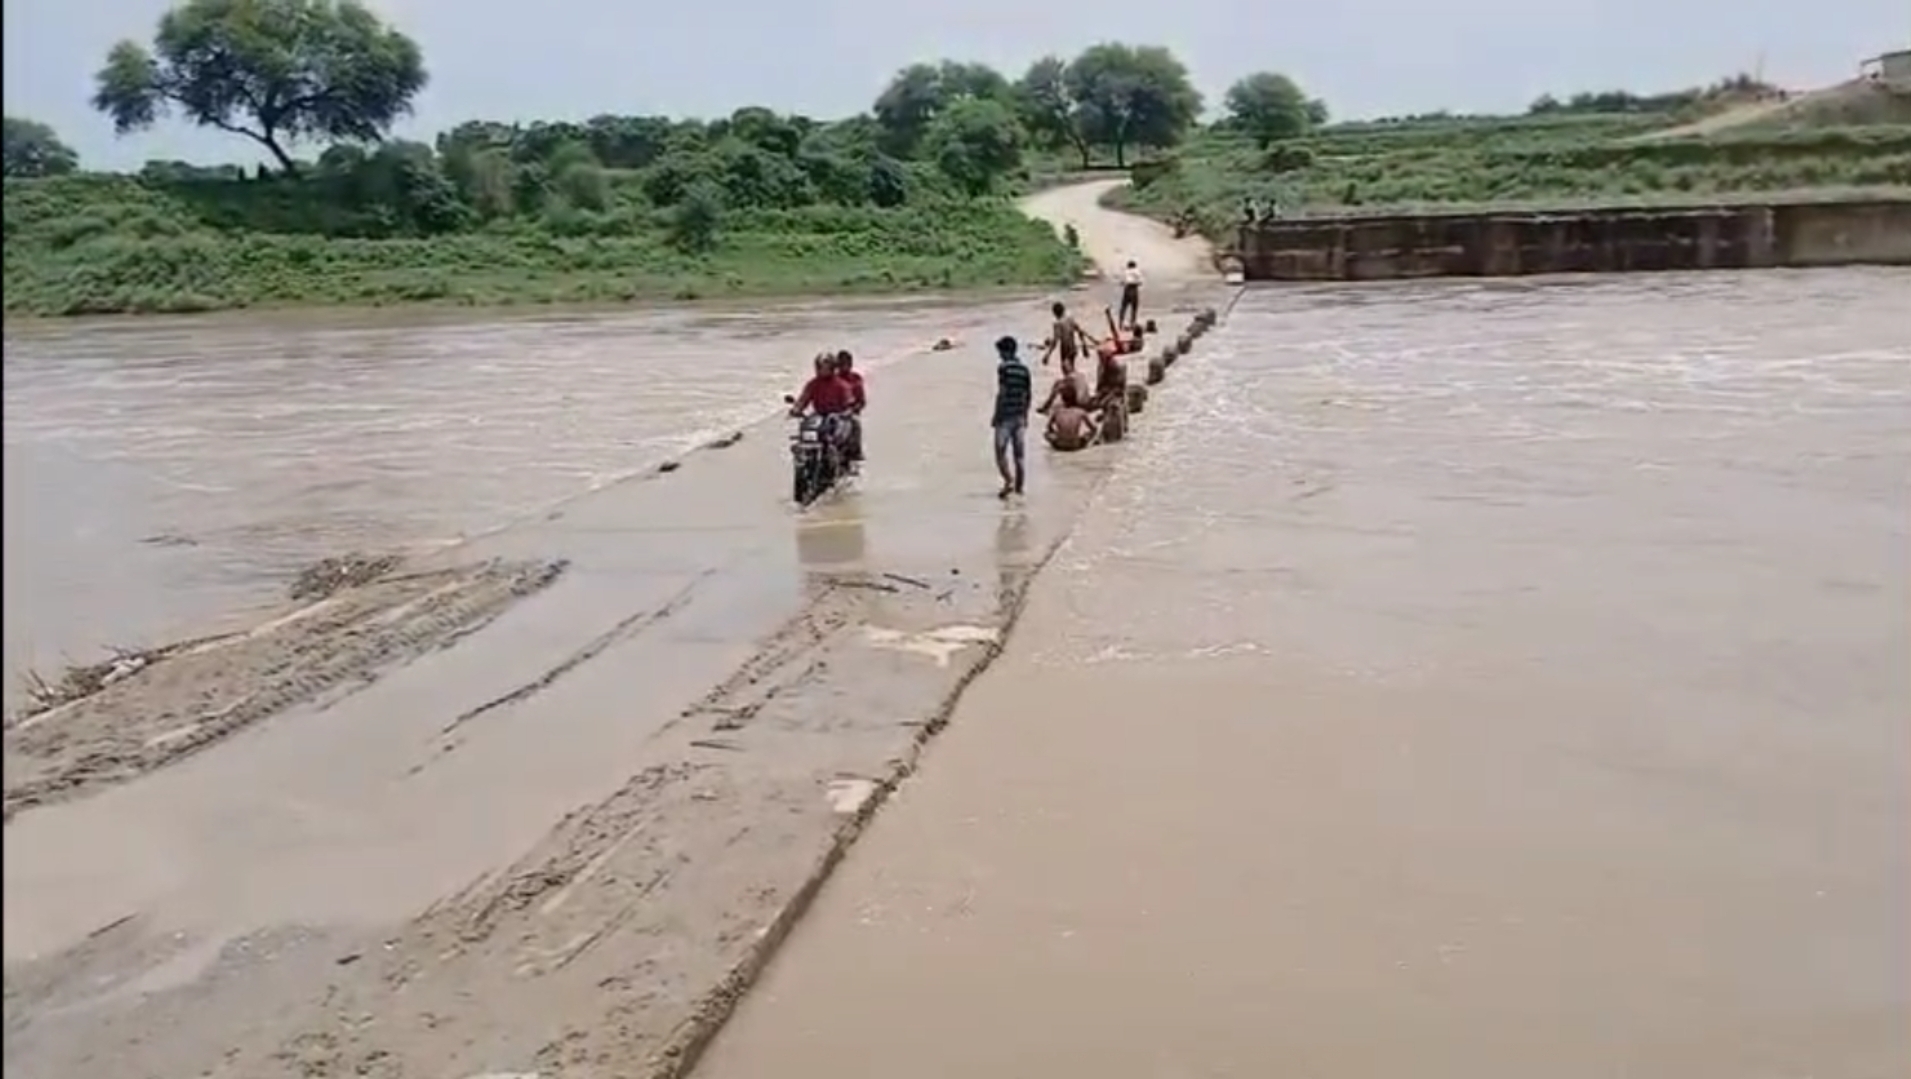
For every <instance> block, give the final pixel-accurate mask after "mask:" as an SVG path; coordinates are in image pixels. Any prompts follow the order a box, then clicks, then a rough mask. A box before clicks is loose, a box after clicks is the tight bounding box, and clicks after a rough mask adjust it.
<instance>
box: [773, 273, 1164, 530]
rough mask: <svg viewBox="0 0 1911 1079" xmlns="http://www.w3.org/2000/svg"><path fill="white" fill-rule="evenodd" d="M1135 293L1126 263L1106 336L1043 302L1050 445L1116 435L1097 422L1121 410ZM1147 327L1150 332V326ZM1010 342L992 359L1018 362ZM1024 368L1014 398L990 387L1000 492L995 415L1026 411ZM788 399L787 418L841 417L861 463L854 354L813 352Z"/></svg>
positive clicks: (1015, 482)
mask: <svg viewBox="0 0 1911 1079" xmlns="http://www.w3.org/2000/svg"><path fill="white" fill-rule="evenodd" d="M1140 293H1141V272H1140V271H1139V270H1138V269H1137V268H1136V267H1135V264H1134V263H1133V262H1130V263H1128V266H1127V269H1126V270H1125V271H1124V273H1123V276H1122V294H1121V316H1120V319H1119V321H1117V320H1116V319H1113V318H1111V319H1110V320H1109V336H1108V337H1106V338H1098V337H1096V336H1095V335H1094V334H1092V333H1089V332H1088V331H1087V330H1086V329H1084V328H1083V327H1082V325H1081V323H1079V322H1077V321H1076V320H1075V318H1074V316H1072V315H1070V314H1069V313H1068V308H1067V306H1066V305H1064V304H1061V303H1056V304H1053V305H1051V306H1050V308H1049V313H1050V314H1051V315H1052V316H1053V317H1054V321H1053V323H1052V325H1051V327H1050V332H1049V335H1048V340H1047V341H1046V342H1045V343H1044V345H1043V348H1042V365H1043V366H1047V365H1048V362H1049V360H1050V359H1051V358H1054V359H1056V360H1058V361H1059V364H1060V368H1061V371H1060V374H1059V375H1057V376H1056V379H1055V382H1054V383H1053V384H1052V385H1051V386H1050V387H1049V390H1048V395H1047V396H1046V397H1045V398H1044V399H1043V400H1042V403H1041V405H1040V406H1039V407H1037V408H1036V409H1035V412H1036V413H1038V414H1040V415H1042V416H1046V417H1047V418H1048V425H1047V428H1046V429H1045V430H1044V432H1043V437H1044V438H1045V439H1046V440H1047V442H1048V444H1049V445H1050V446H1051V447H1053V448H1054V449H1057V450H1062V451H1073V450H1080V449H1085V448H1086V447H1088V446H1092V445H1094V444H1095V443H1097V442H1100V441H1102V440H1103V438H1104V437H1108V438H1118V437H1120V434H1119V432H1109V431H1106V430H1104V423H1105V422H1119V421H1120V420H1121V419H1122V418H1123V417H1125V416H1126V415H1127V407H1128V406H1127V396H1128V372H1127V367H1126V366H1125V365H1124V364H1123V363H1122V361H1121V358H1120V357H1121V354H1122V353H1124V352H1133V351H1137V350H1138V348H1139V344H1140V341H1139V339H1140V337H1141V334H1142V325H1141V323H1140V313H1141V312H1140V308H1141V302H1140V299H1141V297H1140ZM1148 329H1149V330H1150V331H1152V329H1153V326H1152V324H1150V325H1149V327H1148ZM1015 346H1016V342H1015V339H1014V338H1012V337H1005V338H1003V339H1002V340H1001V341H998V342H997V343H996V348H997V351H998V352H999V353H1001V357H1000V358H1001V359H1002V360H1003V361H1004V362H1005V363H1008V364H1011V365H1014V366H1018V367H1019V366H1020V360H1019V359H1018V358H1017V357H1016V355H1015V353H1016V351H1017V349H1016V347H1015ZM1090 355H1093V356H1094V357H1095V381H1094V385H1093V387H1092V388H1091V387H1090V385H1089V381H1088V378H1087V376H1086V375H1085V374H1084V373H1083V372H1082V370H1081V365H1082V361H1083V360H1084V359H1086V358H1087V357H1089V356H1090ZM1026 370H1027V369H1026V368H1022V371H1023V372H1024V373H1023V374H1021V375H1020V376H1019V387H1020V388H1019V389H1017V390H1015V392H1012V393H1009V394H1008V396H1009V397H1011V398H1015V397H1019V400H1011V401H1008V402H1006V403H1005V402H1004V400H1003V393H1004V391H1003V390H1002V389H1001V388H1000V387H998V394H997V402H996V412H997V417H996V419H995V421H994V425H995V427H996V442H997V445H996V455H997V458H998V464H999V465H1000V466H1001V467H1002V468H1003V477H1004V485H1003V492H1004V495H1005V496H1006V495H1007V494H1009V493H1012V492H1014V491H1019V490H1020V486H1021V484H1020V479H1019V476H1020V465H1021V462H1020V457H1021V446H1020V438H1019V435H1020V426H1021V425H1020V422H1018V421H1016V420H1015V417H1014V416H1009V417H1008V418H1007V419H1006V420H1005V419H1004V416H1003V413H1004V412H1005V410H1006V411H1007V412H1011V413H1018V414H1019V415H1020V416H1021V417H1026V416H1027V415H1028V406H1029V393H1028V389H1027V387H1028V376H1027V374H1026ZM1010 381H1011V382H1015V381H1017V380H1010ZM1011 388H1013V387H1011ZM790 400H791V406H790V415H791V416H801V415H803V414H804V413H805V412H810V411H813V412H815V413H816V414H817V415H819V416H840V417H842V418H843V420H844V422H845V424H846V426H845V428H844V434H843V438H844V449H845V457H846V458H847V460H848V463H849V465H850V467H851V468H852V469H854V468H856V467H857V466H858V465H859V464H860V463H861V462H862V459H863V445H862V442H863V440H862V424H861V422H860V416H861V415H862V412H863V409H864V408H865V407H866V406H867V404H868V398H867V396H866V395H865V392H864V389H863V376H862V375H861V374H860V373H859V372H857V371H856V368H855V359H854V358H853V357H852V356H851V355H850V353H849V350H847V349H844V350H842V351H839V352H823V353H819V354H818V355H817V356H816V359H815V372H814V374H813V375H812V376H811V378H810V380H809V381H808V382H807V383H805V384H804V386H803V390H802V392H801V393H800V394H798V395H797V396H796V397H795V398H793V399H790ZM1104 417H1106V420H1105V419H1104ZM1005 426H1006V427H1010V428H1014V430H1013V431H1011V432H1010V434H1011V435H1013V436H1018V437H1011V438H1009V439H1007V440H1006V441H1007V442H1009V443H1010V445H1006V446H1005V445H1004V442H1005V439H1004V437H1003V432H1004V428H1005ZM1011 458H1012V459H1013V460H1011ZM1011 463H1013V464H1014V465H1015V469H1014V471H1013V472H1011V471H1010V469H1009V465H1010V464H1011Z"/></svg>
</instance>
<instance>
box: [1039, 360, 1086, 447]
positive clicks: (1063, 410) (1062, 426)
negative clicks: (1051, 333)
mask: <svg viewBox="0 0 1911 1079" xmlns="http://www.w3.org/2000/svg"><path fill="white" fill-rule="evenodd" d="M1087 404H1088V385H1087V383H1085V382H1084V381H1083V380H1082V377H1081V376H1080V375H1079V374H1076V373H1075V365H1074V363H1072V362H1070V361H1068V360H1063V361H1062V374H1061V377H1060V378H1057V379H1056V380H1055V385H1053V386H1051V387H1049V391H1048V398H1047V399H1046V400H1044V401H1043V402H1042V407H1041V408H1038V409H1036V411H1037V412H1040V413H1042V414H1043V415H1045V416H1047V417H1048V429H1047V430H1046V431H1044V432H1043V437H1044V438H1047V439H1048V444H1049V445H1050V446H1052V447H1054V448H1055V449H1058V450H1063V451H1072V450H1079V449H1082V448H1084V447H1086V446H1089V445H1092V444H1093V443H1094V441H1095V439H1096V437H1097V436H1098V435H1099V432H1098V431H1097V430H1096V429H1095V417H1094V416H1093V415H1092V414H1091V413H1090V412H1089V411H1088V409H1087V407H1086V406H1087Z"/></svg>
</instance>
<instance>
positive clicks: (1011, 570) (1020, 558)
mask: <svg viewBox="0 0 1911 1079" xmlns="http://www.w3.org/2000/svg"><path fill="white" fill-rule="evenodd" d="M1032 557H1033V555H1032V553H1031V551H1030V543H1029V517H1028V509H1027V508H1026V507H1023V506H1004V507H1002V516H1001V517H1000V518H998V519H997V520H996V522H995V575H996V577H995V579H996V586H995V597H996V602H997V603H998V604H999V605H1000V606H1001V608H1002V612H1001V613H1003V614H1005V615H1006V614H1007V613H1008V610H1009V607H1010V605H1011V604H1013V603H1014V602H1015V596H1016V592H1017V591H1018V590H1019V589H1020V588H1021V586H1022V584H1023V582H1025V581H1026V580H1027V579H1028V571H1029V560H1030V559H1031V558H1032Z"/></svg>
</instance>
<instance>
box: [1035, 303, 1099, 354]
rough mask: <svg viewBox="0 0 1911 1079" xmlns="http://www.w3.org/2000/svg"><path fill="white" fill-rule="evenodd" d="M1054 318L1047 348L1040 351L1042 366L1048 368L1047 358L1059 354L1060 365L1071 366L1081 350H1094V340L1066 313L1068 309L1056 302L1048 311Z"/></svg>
mask: <svg viewBox="0 0 1911 1079" xmlns="http://www.w3.org/2000/svg"><path fill="white" fill-rule="evenodd" d="M1048 310H1049V313H1050V314H1052V315H1054V316H1055V325H1054V326H1053V328H1051V329H1050V330H1049V334H1048V347H1046V348H1044V349H1043V350H1042V366H1044V367H1046V366H1048V358H1049V357H1050V356H1053V355H1055V354H1057V353H1060V354H1061V357H1062V363H1064V364H1073V363H1074V362H1075V361H1076V360H1077V359H1078V358H1080V356H1081V353H1082V349H1083V348H1094V347H1095V345H1096V344H1097V342H1096V340H1095V338H1094V337H1093V336H1092V335H1090V334H1089V332H1088V331H1087V330H1084V329H1082V327H1081V324H1080V323H1078V322H1076V321H1075V319H1074V317H1073V316H1071V315H1070V314H1069V313H1068V308H1067V307H1065V306H1063V305H1062V304H1061V303H1060V302H1057V303H1056V304H1054V305H1053V306H1051V307H1050V308H1049V309H1048Z"/></svg>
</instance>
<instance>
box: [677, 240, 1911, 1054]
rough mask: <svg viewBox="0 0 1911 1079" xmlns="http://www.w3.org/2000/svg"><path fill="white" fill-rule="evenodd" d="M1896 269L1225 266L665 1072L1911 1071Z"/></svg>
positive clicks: (1910, 864) (1908, 517) (1907, 353)
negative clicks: (1241, 279) (1033, 575)
mask: <svg viewBox="0 0 1911 1079" xmlns="http://www.w3.org/2000/svg"><path fill="white" fill-rule="evenodd" d="M1908 293H1911V275H1907V274H1906V273H1905V272H1903V271H1895V272H1893V271H1842V272H1826V273H1775V274H1758V275H1737V274H1718V275H1712V276H1700V275H1694V276H1683V275H1681V276H1663V277H1661V276H1645V275H1642V276H1638V277H1630V278H1605V279H1587V280H1562V281H1553V282H1458V281H1450V282H1435V283H1422V284H1401V285H1396V286H1381V287H1366V288H1354V289H1348V288H1320V289H1312V288H1310V289H1293V290H1280V291H1276V290H1271V289H1270V290H1257V291H1250V292H1249V293H1248V294H1246V296H1244V297H1243V299H1242V300H1241V302H1240V303H1239V305H1238V306H1237V308H1236V309H1235V310H1234V311H1233V313H1232V316H1231V317H1230V319H1229V320H1228V321H1227V323H1226V325H1225V327H1224V328H1223V329H1222V331H1221V332H1220V333H1218V334H1216V335H1214V336H1213V337H1211V338H1209V339H1208V340H1205V341H1203V343H1202V344H1201V346H1200V347H1199V348H1197V349H1196V351H1195V353H1194V354H1193V356H1192V358H1190V359H1189V360H1188V361H1186V362H1185V363H1184V364H1183V365H1181V366H1178V367H1177V368H1176V369H1175V371H1174V374H1173V376H1172V378H1171V380H1170V383H1169V386H1168V389H1167V392H1166V393H1165V394H1164V395H1162V396H1161V398H1160V403H1159V404H1154V403H1151V404H1150V407H1149V412H1148V414H1147V415H1146V416H1145V417H1144V418H1143V422H1142V424H1141V425H1140V426H1139V428H1138V432H1137V437H1136V438H1135V440H1134V441H1132V442H1131V443H1129V444H1128V445H1127V446H1125V447H1124V448H1123V451H1122V452H1123V458H1122V461H1121V464H1120V466H1119V468H1118V470H1117V472H1116V474H1115V476H1114V477H1113V478H1112V480H1111V481H1110V483H1109V484H1108V486H1107V487H1106V488H1104V489H1103V491H1102V493H1101V496H1100V498H1099V499H1098V501H1097V503H1096V504H1094V505H1092V506H1091V507H1090V508H1089V509H1088V511H1087V512H1086V513H1085V515H1084V517H1083V519H1082V520H1081V521H1079V522H1078V523H1077V525H1076V527H1075V530H1074V533H1073V536H1072V538H1071V540H1070V543H1069V545H1068V547H1066V548H1065V549H1064V550H1063V551H1062V552H1061V553H1060V554H1059V555H1058V556H1057V559H1056V561H1055V562H1054V563H1053V564H1051V565H1050V567H1049V568H1048V570H1047V571H1046V572H1045V573H1044V575H1043V577H1042V580H1041V581H1040V583H1039V584H1038V585H1037V588H1036V592H1035V595H1034V597H1033V598H1032V599H1031V601H1030V603H1029V606H1028V609H1027V610H1026V611H1025V612H1024V615H1023V617H1022V620H1021V622H1020V623H1019V624H1018V627H1017V636H1016V639H1015V645H1014V647H1012V648H1011V649H1010V652H1009V655H1008V656H1007V657H1005V658H1004V659H1003V660H1002V661H1001V662H1000V663H999V664H998V665H997V666H996V667H994V668H992V669H991V671H990V672H989V675H988V676H987V677H985V678H984V679H983V680H982V681H981V682H980V683H978V685H977V686H976V688H975V689H974V690H973V691H972V692H971V694H970V695H969V696H968V697H967V698H965V700H964V703H963V708H962V711H961V713H960V714H959V715H958V717H957V719H956V721H955V722H954V723H953V724H952V725H951V728H950V731H949V732H948V733H947V734H946V735H944V737H943V738H942V739H941V740H940V741H939V742H938V743H937V746H936V749H935V753H934V756H933V757H932V758H931V761H930V764H929V767H928V768H927V769H926V770H925V772H924V774H923V775H922V776H921V778H920V779H919V780H918V781H917V782H916V783H915V784H914V785H912V786H911V787H910V788H909V790H908V791H907V792H906V796H905V797H904V798H903V799H902V800H901V802H900V804H899V805H898V806H897V807H895V808H894V809H893V810H891V811H887V812H885V814H884V816H883V817H882V818H880V819H879V820H878V822H877V825H876V827H875V828H874V829H873V830H872V833H871V834H870V835H869V836H868V837H867V838H866V839H865V840H864V841H863V842H862V843H861V844H859V846H858V847H857V849H856V851H855V852H854V854H853V855H852V857H851V858H850V860H849V863H848V864H847V865H846V867H845V868H844V869H843V870H842V871H841V873H840V874H839V875H838V877H837V878H835V879H833V880H832V881H831V884H830V889H829V891H828V892H827V893H826V896H825V902H823V903H822V904H821V905H820V907H819V909H818V910H817V911H815V912H813V913H812V914H811V916H810V917H809V918H808V919H807V920H806V921H805V923H804V924H803V926H802V927H800V928H799V930H798V932H797V934H796V937H795V939H794V940H793V941H792V942H791V944H790V945H789V947H788V948H787V949H786V950H785V951H784V953H783V954H782V955H781V956H779V958H778V960H777V962H776V964H774V965H773V966H772V968H771V971H770V973H769V975H768V977H767V978H766V979H765V980H764V981H763V983H762V984H761V985H760V986H758V988H757V990H756V991H755V992H754V993H753V994H752V995H751V997H750V998H748V999H747V1000H746V1002H745V1005H744V1007H743V1009H742V1011H741V1012H740V1014H739V1015H738V1017H737V1019H736V1020H735V1021H734V1022H733V1023H732V1024H731V1026H730V1027H729V1028H727V1029H726V1031H725V1032H724V1034H723V1036H722V1037H721V1038H720V1039H719V1042H718V1044H717V1046H716V1048H715V1050H714V1051H713V1054H712V1056H711V1058H710V1059H709V1060H708V1061H707V1062H706V1063H707V1065H708V1066H707V1067H706V1069H705V1070H704V1072H703V1074H706V1075H707V1076H708V1077H709V1079H730V1077H745V1076H752V1075H764V1074H778V1075H785V1076H791V1077H794V1079H811V1077H817V1079H820V1077H823V1076H830V1075H839V1074H844V1073H846V1072H853V1071H854V1070H855V1069H856V1067H857V1064H858V1062H859V1061H863V1060H867V1059H869V1058H871V1057H872V1056H873V1057H881V1058H884V1059H908V1060H909V1061H910V1064H909V1065H908V1066H907V1067H906V1069H905V1070H908V1071H910V1072H911V1074H913V1075H917V1076H921V1077H924V1079H935V1077H943V1076H947V1077H950V1079H955V1077H959V1076H970V1075H991V1074H996V1075H1005V1074H1027V1073H1034V1072H1040V1073H1044V1074H1052V1075H1096V1076H1107V1077H1110V1079H1126V1077H1134V1079H1145V1077H1154V1076H1167V1075H1174V1076H1182V1075H1202V1076H1240V1077H1250V1076H1268V1075H1321V1076H1366V1075H1372V1076H1396V1075H1412V1076H1422V1077H1436V1076H1437V1077H1449V1076H1450V1077H1453V1079H1462V1077H1476V1076H1483V1075H1489V1076H1498V1075H1546V1076H1553V1077H1562V1079H1563V1077H1581V1076H1583V1077H1586V1079H1594V1077H1599V1076H1613V1075H1621V1074H1623V1075H1628V1076H1637V1077H1648V1076H1650V1077H1665V1079H1701V1077H1704V1079H1710V1077H1717V1079H1744V1077H1747V1076H1764V1077H1774V1079H1775V1077H1780V1076H1788V1077H1795V1076H1805V1075H1811V1076H1817V1077H1820V1079H1827V1077H1839V1079H1881V1077H1883V1076H1887V1075H1902V1074H1905V1073H1906V1068H1907V1066H1908V1065H1911V1034H1907V1032H1906V1026H1905V1023H1904V1018H1905V1016H1906V1015H1907V1014H1911V932H1908V931H1907V927H1908V926H1911V917H1908V916H1907V911H1911V842H1907V839H1908V838H1911V832H1908V830H1907V825H1906V821H1907V819H1911V733H1908V732H1911V329H1908V328H1907V324H1906V322H1905V321H1904V319H1903V318H1902V303H1903V300H1902V297H1903V296H1905V295H1906V294H1908ZM1007 986H1012V987H1013V988H1012V989H1007V990H1005V989H1004V987H1007ZM978 1031H987V1032H988V1036H986V1037H977V1036H976V1034H977V1032H978Z"/></svg>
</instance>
